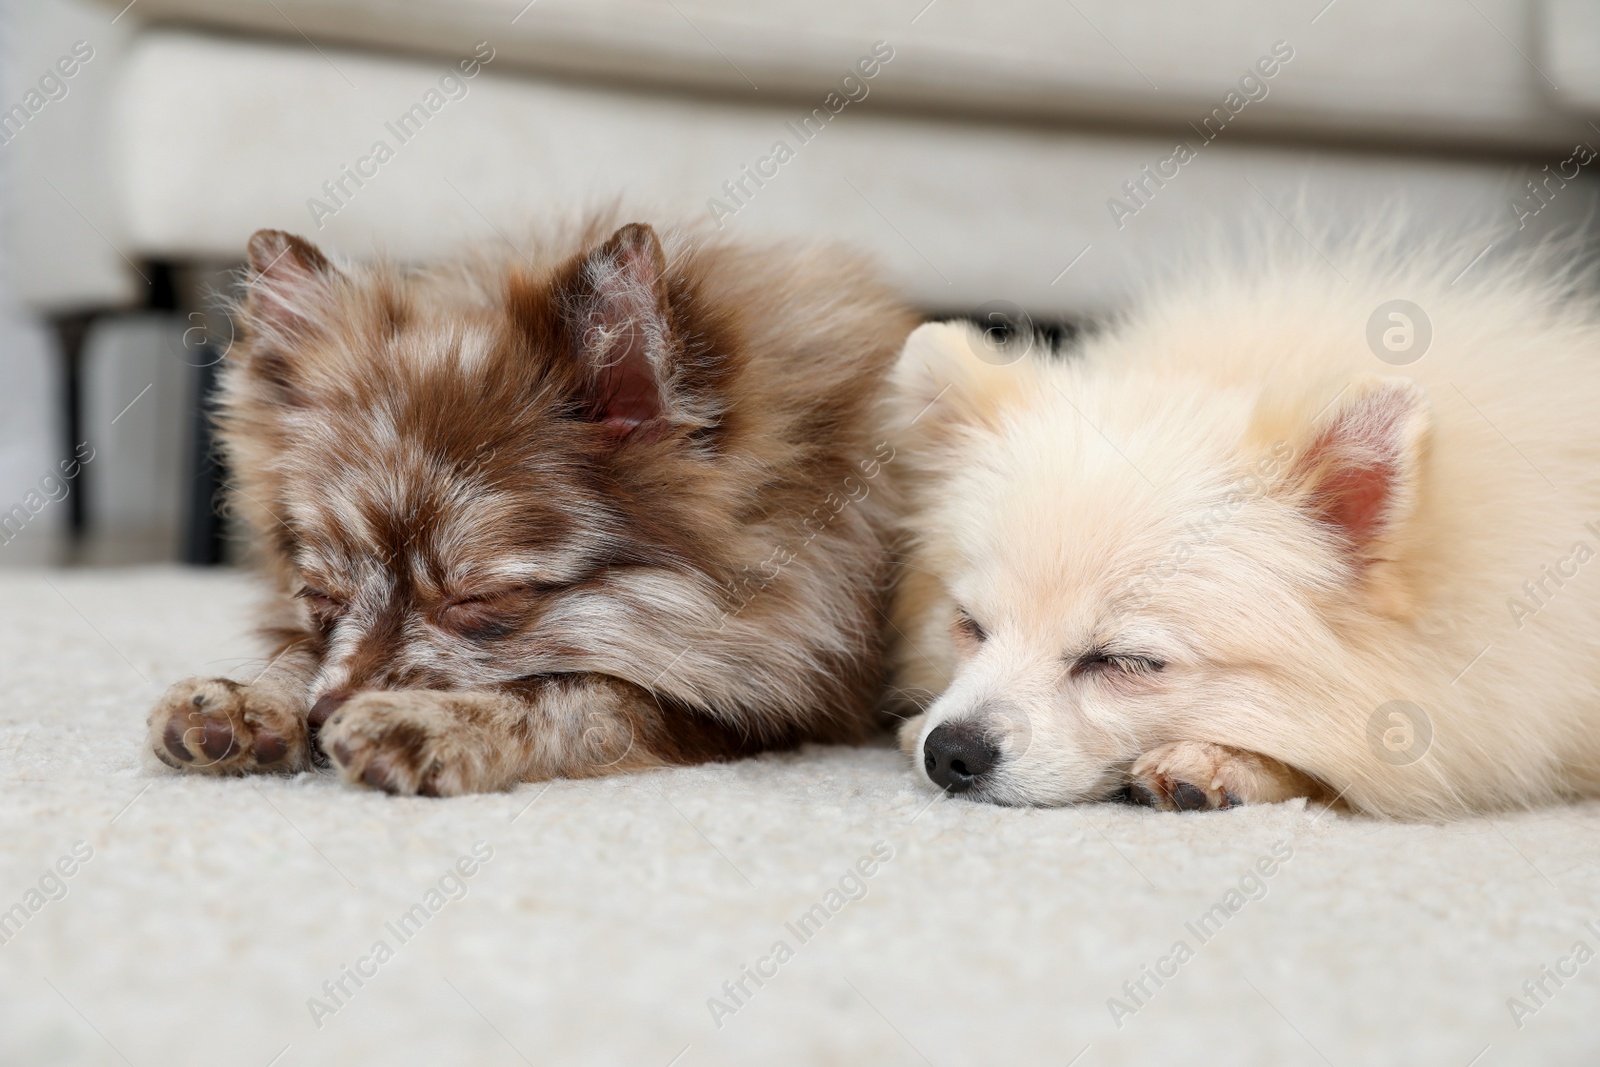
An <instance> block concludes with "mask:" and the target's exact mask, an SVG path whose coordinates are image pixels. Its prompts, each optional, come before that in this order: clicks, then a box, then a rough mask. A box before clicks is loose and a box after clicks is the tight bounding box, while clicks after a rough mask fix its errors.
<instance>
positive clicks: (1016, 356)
mask: <svg viewBox="0 0 1600 1067" xmlns="http://www.w3.org/2000/svg"><path fill="white" fill-rule="evenodd" d="M1028 347H1031V345H1030V343H1029V342H1020V341H1019V342H1013V343H1010V344H1005V343H1001V342H999V341H997V340H995V335H994V334H992V333H987V332H985V331H984V330H982V329H981V328H979V327H978V326H976V325H974V324H972V323H970V322H960V321H956V322H929V323H924V324H923V325H921V326H919V327H917V329H916V330H914V331H913V332H912V334H911V336H910V337H908V338H907V339H906V345H905V348H904V349H902V350H901V352H900V359H899V362H898V363H896V364H895V368H894V377H893V381H894V396H895V410H894V415H893V419H892V423H893V429H894V430H895V431H897V432H901V433H906V434H910V435H914V436H916V437H921V438H924V439H934V440H937V439H940V438H943V437H944V436H946V435H947V434H948V433H949V431H952V430H959V429H976V428H984V427H992V426H994V425H996V424H997V422H998V419H999V416H1000V412H1001V411H1002V410H1004V409H1005V408H1006V406H1007V405H1008V404H1009V403H1010V402H1011V401H1012V400H1014V399H1016V398H1017V397H1018V396H1020V395H1021V394H1022V393H1023V391H1024V389H1025V387H1026V385H1027V383H1029V382H1031V381H1033V380H1034V375H1033V374H1032V367H1031V364H1030V363H1029V362H1028V361H1027V358H1026V357H1027V354H1028V353H1027V349H1028Z"/></svg>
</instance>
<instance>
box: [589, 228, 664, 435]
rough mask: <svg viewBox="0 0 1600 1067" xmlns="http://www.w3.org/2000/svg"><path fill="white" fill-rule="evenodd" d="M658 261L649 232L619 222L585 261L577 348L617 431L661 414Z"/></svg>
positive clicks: (604, 418) (606, 419) (601, 414)
mask: <svg viewBox="0 0 1600 1067" xmlns="http://www.w3.org/2000/svg"><path fill="white" fill-rule="evenodd" d="M663 259H664V257H663V256H662V254H661V245H660V243H659V242H658V241H657V240H656V236H655V233H654V232H653V231H652V230H651V229H650V228H649V227H647V226H640V225H632V226H624V227H623V228H622V229H620V230H618V231H617V233H616V234H615V235H614V236H613V237H612V238H611V240H609V241H607V242H606V244H605V245H604V246H602V247H601V248H600V249H599V250H598V251H597V252H595V254H594V255H593V256H591V257H590V259H589V263H588V271H589V277H590V281H591V284H592V285H593V287H594V288H593V297H592V300H593V303H592V304H591V306H590V311H589V322H588V330H587V331H586V332H585V335H584V338H583V341H582V348H583V350H584V355H585V357H586V358H587V359H589V360H590V361H591V363H592V364H593V366H594V368H595V370H594V373H595V395H594V401H593V406H594V410H595V414H596V416H597V418H598V421H599V422H601V423H602V424H603V425H605V426H606V427H607V428H608V429H610V430H612V431H613V432H615V433H617V434H619V435H635V433H636V431H639V430H640V428H641V427H644V426H646V424H649V423H654V422H656V421H657V420H659V419H660V418H661V417H662V416H663V415H665V414H666V398H665V397H664V396H663V393H662V385H661V375H662V373H663V368H662V367H661V365H660V364H661V362H662V360H664V359H665V357H666V355H667V349H668V348H669V347H670V344H671V339H670V336H669V327H668V324H667V321H666V318H665V315H664V312H663V306H662V305H663V303H664V301H663V297H662V293H661V283H662V277H661V275H662V272H663V268H664V266H665V264H664V262H663Z"/></svg>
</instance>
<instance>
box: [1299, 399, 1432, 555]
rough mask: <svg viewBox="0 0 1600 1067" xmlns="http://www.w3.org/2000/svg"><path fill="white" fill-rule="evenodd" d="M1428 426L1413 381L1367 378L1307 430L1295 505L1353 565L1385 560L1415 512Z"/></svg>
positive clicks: (1424, 406)
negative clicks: (1331, 536) (1329, 536)
mask: <svg viewBox="0 0 1600 1067" xmlns="http://www.w3.org/2000/svg"><path fill="white" fill-rule="evenodd" d="M1430 423H1431V420H1430V418H1429V411H1428V396H1427V394H1426V393H1425V392H1423V390H1422V387H1421V386H1419V385H1418V384H1417V383H1416V382H1414V381H1412V380H1411V379H1409V378H1395V377H1368V378H1361V379H1357V380H1356V381H1353V382H1351V383H1350V385H1349V387H1348V388H1347V389H1346V390H1345V392H1344V394H1343V395H1342V396H1341V397H1340V398H1339V400H1338V401H1337V402H1336V403H1335V406H1333V408H1332V409H1331V410H1330V411H1328V412H1326V413H1325V414H1323V416H1322V417H1321V418H1319V419H1318V420H1317V421H1316V423H1315V424H1314V425H1313V426H1311V427H1309V433H1307V434H1306V436H1305V439H1304V443H1303V445H1302V447H1301V448H1300V449H1299V450H1298V455H1297V457H1296V462H1295V465H1294V468H1293V471H1292V475H1291V477H1292V480H1293V482H1294V486H1295V489H1296V490H1297V492H1298V495H1299V497H1300V505H1301V507H1302V508H1304V509H1305V510H1307V511H1308V512H1309V513H1310V514H1311V515H1312V516H1313V517H1314V518H1315V519H1316V520H1317V522H1318V524H1319V525H1321V526H1323V527H1324V528H1326V529H1327V530H1329V531H1330V532H1331V533H1333V534H1334V535H1335V536H1336V537H1337V539H1338V541H1339V543H1340V545H1341V546H1342V547H1343V548H1344V550H1345V551H1346V552H1347V553H1348V554H1349V556H1350V557H1351V559H1352V561H1353V562H1355V563H1356V564H1357V565H1358V566H1365V565H1367V564H1369V563H1372V562H1374V561H1376V560H1379V559H1382V558H1384V557H1385V556H1386V555H1387V553H1386V551H1385V546H1386V545H1388V544H1391V543H1392V542H1393V540H1394V539H1395V538H1396V537H1397V536H1398V535H1399V534H1400V533H1401V531H1402V530H1403V529H1404V526H1405V524H1406V522H1407V520H1408V519H1410V518H1411V515H1412V513H1413V512H1414V511H1415V509H1416V504H1417V497H1418V495H1419V491H1420V489H1421V482H1422V467H1423V461H1424V457H1425V455H1426V451H1427V446H1428V440H1429V436H1430V435H1429V430H1430Z"/></svg>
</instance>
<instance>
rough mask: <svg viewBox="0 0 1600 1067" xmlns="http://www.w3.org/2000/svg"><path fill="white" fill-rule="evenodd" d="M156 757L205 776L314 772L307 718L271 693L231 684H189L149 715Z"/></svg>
mask: <svg viewBox="0 0 1600 1067" xmlns="http://www.w3.org/2000/svg"><path fill="white" fill-rule="evenodd" d="M148 738H149V745H150V750H151V752H153V753H154V754H155V757H156V758H157V759H159V760H160V761H161V762H162V763H165V764H166V765H167V766H169V767H173V768H176V769H177V770H180V771H199V772H201V773H205V774H254V773H270V772H282V773H291V772H294V771H300V770H304V769H306V768H307V767H309V766H311V758H310V746H309V744H308V742H307V740H306V725H305V716H304V715H302V714H301V713H300V709H298V708H297V707H296V706H295V705H294V704H293V702H292V701H290V700H288V699H287V698H285V697H284V696H283V695H282V694H280V693H278V692H276V691H274V690H269V689H254V688H251V687H250V686H247V685H243V684H241V683H239V682H235V681H232V680H230V679H227V678H186V679H184V680H183V681H181V682H178V683H177V684H176V685H174V686H173V687H172V688H171V689H168V690H167V691H166V693H164V694H162V697H161V699H160V700H158V701H156V706H155V708H154V709H152V710H151V712H150V720H149V735H148Z"/></svg>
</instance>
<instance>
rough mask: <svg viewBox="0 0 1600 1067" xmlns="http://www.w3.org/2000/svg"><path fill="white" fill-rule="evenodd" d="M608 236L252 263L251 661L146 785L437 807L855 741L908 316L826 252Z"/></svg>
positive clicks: (182, 699)
mask: <svg viewBox="0 0 1600 1067" xmlns="http://www.w3.org/2000/svg"><path fill="white" fill-rule="evenodd" d="M609 229H610V227H609V226H606V227H603V228H595V227H591V228H590V230H589V232H588V233H586V234H585V235H584V236H583V237H581V238H580V239H578V240H576V241H569V242H565V243H562V244H557V245H556V246H555V247H550V248H546V249H544V250H542V252H541V254H537V255H536V256H535V257H534V262H533V263H532V264H531V265H530V264H529V263H526V262H520V261H514V262H498V263H496V262H487V261H469V262H462V263H458V264H454V265H451V266H449V267H446V268H436V269H433V270H430V271H425V272H421V271H412V272H408V271H404V270H401V269H399V268H397V267H394V266H390V265H377V266H351V267H345V266H335V265H334V264H333V263H331V262H330V261H329V260H328V259H327V258H326V257H324V256H323V255H322V254H321V253H319V252H318V251H317V250H316V249H315V248H313V247H312V246H311V245H310V244H308V243H307V242H305V241H303V240H301V239H299V238H296V237H292V236H289V235H288V234H284V233H279V232H276V231H262V232H260V233H257V234H256V235H255V236H254V237H253V238H252V239H251V241H250V247H249V255H250V270H249V273H248V276H247V284H246V287H245V290H246V295H245V297H244V300H243V302H242V304H241V306H240V308H239V309H238V319H239V325H240V327H241V331H240V335H241V343H240V344H239V345H237V346H236V347H235V352H236V353H237V356H236V358H235V359H232V360H231V361H230V365H229V366H228V367H227V368H226V369H225V372H224V377H223V384H224V388H223V398H222V405H221V417H220V425H221V436H222V441H223V444H224V446H225V449H226V453H227V456H228V459H229V461H230V462H231V465H232V471H233V484H234V490H235V491H234V498H233V499H234V503H235V504H236V506H237V507H238V508H239V509H240V510H241V511H242V512H243V515H244V516H245V518H246V519H247V520H248V524H249V526H250V527H251V528H252V530H253V532H254V534H255V536H256V539H257V541H258V543H259V546H260V548H261V550H262V552H263V553H264V555H265V556H266V557H267V560H268V563H269V566H270V571H271V574H272V577H273V580H274V582H275V585H276V588H277V596H276V597H275V600H274V602H273V604H272V606H271V608H270V609H269V611H268V613H267V619H266V621H265V629H266V632H267V633H268V634H269V636H270V638H271V641H272V644H273V646H274V647H273V655H272V660H271V665H270V666H269V667H268V669H267V670H266V671H265V672H263V673H262V675H261V676H260V677H259V678H257V679H255V680H254V681H252V682H251V683H249V684H241V683H238V682H235V681H231V680H228V679H222V678H213V679H200V678H194V679H189V680H186V681H183V682H179V683H178V684H177V685H175V686H174V687H173V688H172V689H170V690H169V691H168V692H167V693H166V695H165V696H164V697H162V699H161V700H160V702H159V703H158V704H157V706H156V708H155V710H154V711H153V713H152V714H151V716H150V734H149V738H150V740H149V744H150V746H151V748H152V750H153V751H154V753H155V755H156V756H157V757H158V758H160V759H161V760H162V761H163V762H164V763H166V764H168V765H170V766H172V767H175V768H178V769H180V770H185V771H204V772H209V773H213V774H216V773H225V774H240V773H250V772H258V771H297V770H303V769H305V768H307V767H309V766H311V765H312V763H313V761H314V760H317V759H319V758H320V753H319V749H320V752H325V753H326V754H327V755H328V756H330V757H331V758H332V761H333V763H334V765H335V766H336V767H337V769H338V772H339V773H340V774H341V775H342V776H343V777H345V778H346V779H348V780H350V781H355V782H365V783H367V784H369V785H372V786H376V787H378V788H381V789H385V790H388V791H390V792H394V793H405V794H410V793H423V794H429V795H450V794H458V793H467V792H474V791H482V790H492V789H500V788H504V787H507V786H509V785H511V784H513V783H515V782H519V781H524V780H529V779H538V778H547V777H553V776H571V777H579V776H587V775H597V774H606V773H613V772H618V771H627V770H636V769H640V768H645V767H654V766H661V765H667V764H684V763H694V762H698V761H703V760H714V759H725V758H731V757H735V756H739V755H744V754H748V753H753V752H756V751H760V750H763V749H770V748H776V747H785V746H792V745H795V744H798V743H800V742H803V741H808V740H812V741H829V742H849V741H856V740H859V739H861V738H862V737H863V736H865V735H866V734H867V733H868V732H869V730H870V729H871V727H872V723H873V711H874V703H875V701H876V698H877V693H878V690H879V686H880V684H881V674H882V649H881V647H880V640H879V637H878V634H879V628H880V624H881V619H880V615H879V612H878V605H879V601H880V597H881V595H882V593H883V590H884V586H885V585H886V584H887V580H886V570H887V565H886V559H887V553H886V543H885V541H886V536H887V535H886V529H887V524H888V518H889V508H888V505H887V502H886V501H885V499H884V497H885V492H884V488H883V483H882V482H878V481H873V478H874V476H875V475H876V474H877V472H878V469H879V466H880V464H881V463H882V462H884V461H886V459H887V458H888V457H889V456H890V455H891V454H892V453H890V452H889V451H888V449H887V446H882V447H880V445H879V442H878V439H877V438H875V437H874V436H873V435H872V427H873V426H874V425H876V417H875V415H876V406H877V403H878V401H879V398H880V394H881V391H882V389H883V385H884V380H885V376H886V374H887V371H888V369H889V367H890V365H891V364H892V363H893V361H894V357H895V354H896V352H897V351H898V349H899V347H900V345H901V343H902V342H903V341H904V339H905V337H906V335H907V334H908V333H909V332H910V330H911V328H912V327H913V326H914V324H915V323H914V320H913V318H912V316H911V315H910V313H909V312H908V311H907V310H906V309H905V308H904V307H902V306H901V305H900V304H899V303H897V302H896V300H895V299H894V298H893V297H892V296H891V295H890V294H889V292H888V291H887V290H886V289H885V288H884V287H883V286H882V285H880V284H879V283H878V282H877V281H875V280H874V278H873V277H872V276H871V274H870V273H869V272H868V271H867V270H866V269H865V268H864V267H863V265H862V264H860V263H859V262H857V261H855V260H853V259H851V258H850V257H848V256H844V255H841V254H839V253H836V252H831V251H823V250H816V249H784V248H746V247H740V246H735V245H729V244H717V243H711V244H701V245H695V244H692V243H691V242H689V241H688V240H687V239H686V238H680V237H676V236H674V237H671V238H669V240H668V242H667V245H666V247H665V248H663V245H662V242H661V241H660V240H659V239H658V237H657V234H656V232H655V231H654V230H652V229H651V228H650V227H649V226H645V225H639V224H634V225H628V226H623V227H622V228H621V229H618V230H616V232H615V233H614V234H611V236H610V237H609V239H602V238H603V237H604V234H605V233H606V231H607V230H609ZM319 731H320V736H319Z"/></svg>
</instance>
